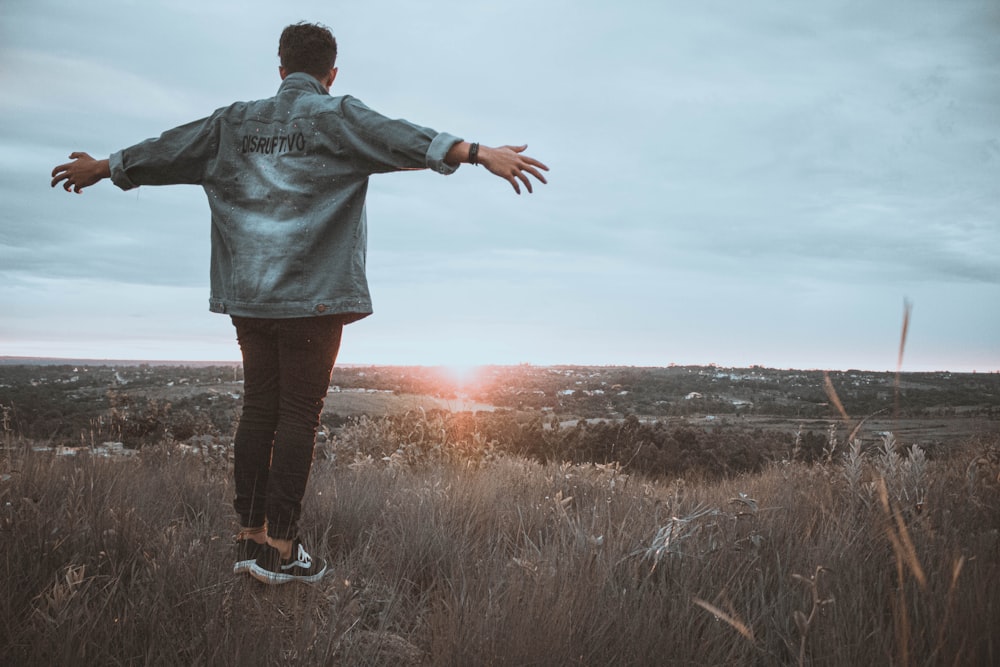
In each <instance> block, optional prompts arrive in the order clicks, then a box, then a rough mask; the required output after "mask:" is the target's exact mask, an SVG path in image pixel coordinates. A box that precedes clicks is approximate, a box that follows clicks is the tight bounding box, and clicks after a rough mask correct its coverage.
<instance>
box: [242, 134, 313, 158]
mask: <svg viewBox="0 0 1000 667" xmlns="http://www.w3.org/2000/svg"><path fill="white" fill-rule="evenodd" d="M305 149H306V138H305V136H304V135H303V134H302V133H301V132H296V133H294V134H283V135H275V136H270V137H266V136H263V137H262V136H260V135H259V134H248V135H244V136H243V143H242V145H241V146H240V151H242V152H243V153H264V154H266V155H273V154H275V153H287V152H288V151H292V150H296V151H304V150H305Z"/></svg>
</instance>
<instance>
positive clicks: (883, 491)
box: [878, 478, 927, 590]
mask: <svg viewBox="0 0 1000 667" xmlns="http://www.w3.org/2000/svg"><path fill="white" fill-rule="evenodd" d="M878 494H879V499H880V500H881V501H882V509H883V510H884V511H885V514H886V517H887V518H889V519H891V521H892V523H895V530H893V525H892V523H890V524H889V525H887V526H886V535H888V537H889V541H890V542H891V543H892V550H893V552H894V553H895V554H896V561H897V563H900V564H905V565H906V566H907V567H908V568H909V570H910V573H911V574H912V575H913V578H914V579H916V580H917V583H918V584H919V585H920V588H921V589H924V590H925V589H926V588H927V577H926V576H925V575H924V568H923V567H922V566H921V565H920V560H919V559H918V558H917V550H916V547H914V545H913V539H912V538H911V537H910V530H909V528H907V527H906V522H905V521H904V520H903V515H902V514H901V513H900V512H899V510H897V509H895V508H893V507H892V504H891V503H890V501H889V489H888V487H887V486H886V483H885V478H879V481H878Z"/></svg>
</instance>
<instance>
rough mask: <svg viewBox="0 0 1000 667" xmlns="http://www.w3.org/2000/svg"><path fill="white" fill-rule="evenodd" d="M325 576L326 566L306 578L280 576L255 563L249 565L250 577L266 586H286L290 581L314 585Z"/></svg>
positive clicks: (289, 575)
mask: <svg viewBox="0 0 1000 667" xmlns="http://www.w3.org/2000/svg"><path fill="white" fill-rule="evenodd" d="M324 574H326V566H324V567H323V569H322V570H320V571H319V572H317V573H316V574H310V575H308V576H303V575H295V574H282V573H280V572H271V571H270V570H265V569H264V568H262V567H260V566H259V565H257V563H256V562H254V563H252V564H251V565H250V576H251V577H253V578H254V579H256V580H257V581H259V582H261V583H263V584H268V585H270V586H278V585H280V584H287V583H288V582H290V581H301V582H302V583H304V584H314V583H316V582H317V581H319V580H320V579H322V578H323V575H324Z"/></svg>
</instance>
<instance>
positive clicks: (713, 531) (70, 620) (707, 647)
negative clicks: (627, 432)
mask: <svg viewBox="0 0 1000 667" xmlns="http://www.w3.org/2000/svg"><path fill="white" fill-rule="evenodd" d="M6 436H7V442H6V447H5V449H4V450H3V452H2V454H0V537H2V539H0V553H2V558H0V568H2V572H0V581H2V582H3V583H2V586H3V595H2V596H0V663H2V664H10V665H70V664H73V665H78V664H94V665H161V664H168V665H173V664H176V665H243V664H261V665H263V664H287V665H540V666H541V665H845V666H846V665H852V666H853V665H888V664H892V665H994V664H1000V633H998V632H997V628H1000V438H998V437H992V438H991V437H980V438H977V439H972V440H969V441H967V442H966V443H965V444H964V445H962V446H961V447H955V448H953V449H951V450H950V452H949V456H948V457H947V458H937V459H934V460H928V459H927V458H926V457H924V456H923V452H922V451H921V450H920V449H919V448H912V447H909V446H907V445H906V443H905V442H899V443H897V442H895V441H894V440H893V439H892V438H889V437H887V438H885V439H884V441H883V443H882V446H881V447H880V448H878V449H877V450H866V451H864V452H862V451H861V450H860V449H858V448H856V447H852V446H851V443H846V442H845V443H839V447H838V448H837V450H836V452H835V453H833V452H831V456H830V457H829V458H828V460H826V461H824V462H820V463H815V464H811V465H807V464H805V463H801V462H798V461H795V460H788V461H783V462H774V463H771V464H769V465H768V466H766V467H765V468H764V469H763V470H761V471H760V472H757V473H753V474H749V473H748V474H742V475H738V476H732V477H728V478H724V479H717V480H705V479H700V478H698V477H697V476H691V477H687V478H677V479H656V480H653V479H645V478H642V477H640V476H638V475H629V474H627V473H626V471H624V470H623V469H622V468H621V467H620V466H618V465H594V464H576V465H570V464H559V463H558V462H551V463H547V464H546V463H539V462H532V461H528V460H525V459H520V458H517V457H515V456H512V455H509V454H497V453H495V451H494V450H493V449H492V448H491V447H490V446H489V444H490V443H482V442H481V440H477V439H476V434H470V435H469V438H468V439H467V440H463V441H448V442H444V441H434V440H433V439H425V440H423V441H421V442H420V443H419V444H417V443H414V442H412V440H411V439H408V438H407V434H403V433H396V432H394V431H393V430H392V425H391V423H389V422H386V421H379V420H363V421H361V422H358V423H356V424H354V425H352V426H348V427H345V428H344V429H343V430H342V431H341V432H340V434H339V435H338V437H336V438H335V439H334V440H333V442H331V443H329V444H328V445H326V446H324V447H323V448H322V449H320V450H318V451H317V459H316V463H315V466H314V469H313V475H312V477H311V480H310V486H309V491H308V495H307V498H306V503H305V514H304V529H305V531H306V533H305V537H306V541H307V543H308V544H309V545H311V546H312V549H313V551H314V552H318V553H321V554H323V555H324V556H326V557H327V558H328V560H329V561H330V563H331V573H330V574H328V575H327V577H326V578H325V579H324V580H323V581H322V582H321V583H319V584H317V585H311V586H309V585H298V584H293V585H288V586H284V587H274V588H268V587H265V586H263V585H260V584H258V583H257V582H255V581H253V580H252V579H250V578H249V577H246V576H242V577H237V576H234V575H233V574H232V573H231V567H232V560H231V559H232V535H233V533H234V532H235V524H234V521H235V517H234V514H233V512H232V510H231V508H230V498H231V494H232V489H231V483H230V480H229V474H230V473H229V462H228V457H227V455H226V453H225V452H222V453H219V452H214V453H211V452H201V453H197V452H194V453H192V452H190V451H189V450H187V449H184V448H182V447H180V446H179V445H177V444H176V443H172V442H169V441H164V442H162V443H154V444H151V445H146V446H144V447H142V448H141V449H140V450H138V452H137V453H136V454H134V455H133V456H129V457H123V458H121V459H116V458H102V457H99V456H95V455H87V454H84V453H81V454H79V455H77V456H75V457H60V456H56V455H55V454H54V453H52V452H37V451H34V450H33V449H32V444H33V443H31V442H28V441H26V440H23V439H21V438H19V437H17V436H16V435H13V434H11V433H7V434H6ZM375 441H377V442H378V443H379V448H375V447H373V445H372V443H373V442H375ZM380 452H381V455H380Z"/></svg>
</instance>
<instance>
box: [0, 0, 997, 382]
mask: <svg viewBox="0 0 1000 667" xmlns="http://www.w3.org/2000/svg"><path fill="white" fill-rule="evenodd" d="M279 5H280V6H279ZM300 20H307V21H316V22H320V23H323V24H325V25H328V26H329V27H330V28H331V29H332V30H333V32H334V34H335V35H336V37H337V40H338V44H339V51H340V54H339V57H338V66H339V68H340V72H339V75H338V78H337V80H336V82H335V83H334V86H333V89H332V91H331V93H332V94H334V95H336V94H348V93H349V94H351V95H354V96H355V97H358V98H360V99H361V100H362V101H364V102H365V103H366V104H367V105H368V106H370V107H372V108H374V109H376V110H378V111H380V112H381V113H384V114H385V115H388V116H392V117H402V118H406V119H408V120H411V121H413V122H416V123H418V124H420V125H424V126H429V127H432V128H434V129H436V130H438V131H446V132H450V133H452V134H455V135H457V136H460V137H463V138H465V139H468V140H470V141H479V142H482V143H484V144H488V145H502V144H521V143H526V144H528V146H529V148H528V151H527V153H528V154H529V155H531V156H533V157H536V158H538V159H540V160H541V161H543V162H545V163H546V164H547V165H548V166H549V167H550V169H551V171H550V172H549V173H548V180H549V184H548V185H545V186H538V187H536V188H535V192H534V194H531V195H527V194H523V195H521V196H517V195H515V194H514V192H513V189H512V188H511V187H510V185H509V184H507V183H505V182H504V181H502V180H501V179H498V178H495V177H493V176H491V175H490V174H489V173H488V172H486V171H485V170H484V169H482V168H477V167H473V166H471V165H464V166H462V167H461V168H460V169H459V170H458V171H457V172H456V173H455V174H453V175H450V176H442V175H440V174H436V173H433V172H429V171H424V172H407V173H399V174H386V175H378V176H374V177H373V178H372V181H371V187H370V190H369V196H368V205H367V208H368V225H369V230H368V231H369V239H368V243H369V245H368V278H369V282H370V286H371V290H372V295H373V300H374V305H375V314H374V315H373V316H372V317H369V318H367V319H365V320H362V321H360V322H357V323H355V324H352V325H350V326H348V328H347V329H346V330H345V335H344V342H343V346H342V348H341V354H340V357H339V362H340V363H348V364H400V365H452V366H470V365H476V364H518V363H530V364H537V365H549V364H580V365H635V366H666V365H669V364H671V363H674V364H682V365H688V364H698V365H703V364H712V363H714V364H718V365H720V366H749V365H753V364H759V365H762V366H767V367H773V368H800V369H820V368H822V369H831V370H832V369H852V368H853V369H864V370H895V369H896V368H897V363H898V360H899V351H900V343H901V339H902V329H903V320H904V312H905V309H906V305H905V304H907V303H909V304H911V306H912V312H911V317H910V320H909V327H908V331H907V336H906V344H905V351H904V355H903V361H902V366H901V368H902V370H904V371H933V370H950V371H955V372H968V371H973V370H975V371H978V372H992V371H998V370H1000V123H998V122H997V119H998V118H1000V39H998V38H997V35H998V34H1000V4H998V3H997V2H996V1H995V0H935V1H931V0H880V1H879V2H877V3H869V2H860V1H854V0H815V1H814V2H810V3H808V5H804V4H803V3H798V2H791V1H785V0H768V1H756V2H755V1H746V0H731V1H729V2H722V1H711V0H709V1H704V2H680V1H674V0H622V1H621V2H608V1H607V0H599V1H593V0H544V1H541V2H540V1H539V0H512V1H508V2H503V3H499V2H495V0H490V1H485V0H440V1H438V0H435V1H432V2H423V3H415V2H411V1H407V0H368V1H367V2H364V3H359V2H330V1H329V0H327V1H326V2H312V1H304V2H300V1H296V0H289V1H287V2H282V3H274V2H257V1H255V0H249V1H241V2H236V1H235V0H233V1H230V0H222V1H213V2H203V1H198V2H195V1H193V0H175V1H171V2H166V1H162V0H101V1H100V2H96V3H72V2H56V1H54V0H4V1H3V2H2V3H0V89H2V91H3V94H2V95H0V356H45V357H68V358H98V359H157V360H161V359H162V360H192V361H194V360H217V361H228V360H236V359H238V358H239V349H238V346H237V345H236V342H235V335H234V331H233V328H232V325H231V323H230V322H229V320H228V318H226V317H225V316H221V315H217V314H213V313H209V312H208V278H209V271H208V263H209V213H208V205H207V203H206V200H205V196H204V193H203V192H202V191H201V189H200V188H198V187H196V186H169V187H159V188H157V187H141V188H139V189H137V190H132V191H129V192H122V191H120V190H119V189H118V188H116V187H115V186H114V185H112V184H111V183H110V182H109V181H105V182H103V183H101V184H99V185H97V186H95V187H93V188H91V189H90V190H87V191H85V192H84V194H82V195H72V194H67V193H65V192H63V191H62V190H61V189H55V190H53V189H51V188H50V186H49V181H50V172H51V170H52V168H53V167H54V166H55V165H57V164H61V163H63V162H66V161H67V156H68V155H69V153H70V152H72V151H87V152H89V153H90V154H92V155H93V156H95V157H97V158H103V157H107V156H108V155H109V154H110V153H112V152H114V151H116V150H118V149H120V148H124V147H127V146H129V145H132V144H134V143H138V142H139V141H142V140H144V139H146V138H149V137H155V136H157V135H159V134H160V133H161V132H162V131H163V130H166V129H169V128H171V127H174V126H176V125H180V124H182V123H186V122H188V121H191V120H194V119H197V118H201V117H204V116H206V115H208V114H210V113H211V112H212V111H214V110H215V109H217V108H219V107H223V106H226V105H228V104H230V103H232V102H234V101H237V100H251V99H260V98H265V97H268V96H271V95H273V94H274V93H275V92H276V90H277V87H278V84H279V78H278V72H277V67H278V60H277V54H276V52H277V41H278V35H279V34H280V32H281V29H282V28H283V27H284V26H286V25H288V24H290V23H294V22H297V21H300Z"/></svg>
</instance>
